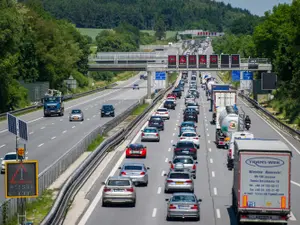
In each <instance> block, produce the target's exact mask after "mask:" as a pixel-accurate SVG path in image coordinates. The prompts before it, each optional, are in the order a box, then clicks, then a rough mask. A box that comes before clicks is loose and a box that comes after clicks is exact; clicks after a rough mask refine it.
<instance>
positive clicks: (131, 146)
mask: <svg viewBox="0 0 300 225" xmlns="http://www.w3.org/2000/svg"><path fill="white" fill-rule="evenodd" d="M129 148H131V149H132V150H135V149H142V148H143V145H129Z"/></svg>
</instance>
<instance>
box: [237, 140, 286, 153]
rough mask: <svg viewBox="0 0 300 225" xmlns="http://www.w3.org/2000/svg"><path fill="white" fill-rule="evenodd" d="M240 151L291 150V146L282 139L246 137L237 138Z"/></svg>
mask: <svg viewBox="0 0 300 225" xmlns="http://www.w3.org/2000/svg"><path fill="white" fill-rule="evenodd" d="M235 143H236V144H237V147H238V149H239V151H243V150H244V151H272V152H276V151H281V152H282V151H285V152H291V150H290V149H289V147H288V146H287V145H286V144H285V143H283V142H282V141H280V140H275V139H259V138H245V139H238V140H235Z"/></svg>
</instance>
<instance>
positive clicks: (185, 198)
mask: <svg viewBox="0 0 300 225" xmlns="http://www.w3.org/2000/svg"><path fill="white" fill-rule="evenodd" d="M195 201H196V199H195V197H194V196H192V195H176V196H173V197H172V199H171V202H195Z"/></svg>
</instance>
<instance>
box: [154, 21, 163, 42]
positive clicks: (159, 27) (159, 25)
mask: <svg viewBox="0 0 300 225" xmlns="http://www.w3.org/2000/svg"><path fill="white" fill-rule="evenodd" d="M154 30H155V37H156V38H157V39H158V40H162V39H164V38H165V37H166V28H165V22H164V20H163V18H162V17H160V18H158V20H157V21H156V23H155V27H154Z"/></svg>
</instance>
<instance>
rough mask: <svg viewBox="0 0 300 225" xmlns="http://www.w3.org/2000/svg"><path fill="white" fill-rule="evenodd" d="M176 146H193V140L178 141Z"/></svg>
mask: <svg viewBox="0 0 300 225" xmlns="http://www.w3.org/2000/svg"><path fill="white" fill-rule="evenodd" d="M177 148H194V144H193V142H178V143H177Z"/></svg>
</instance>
